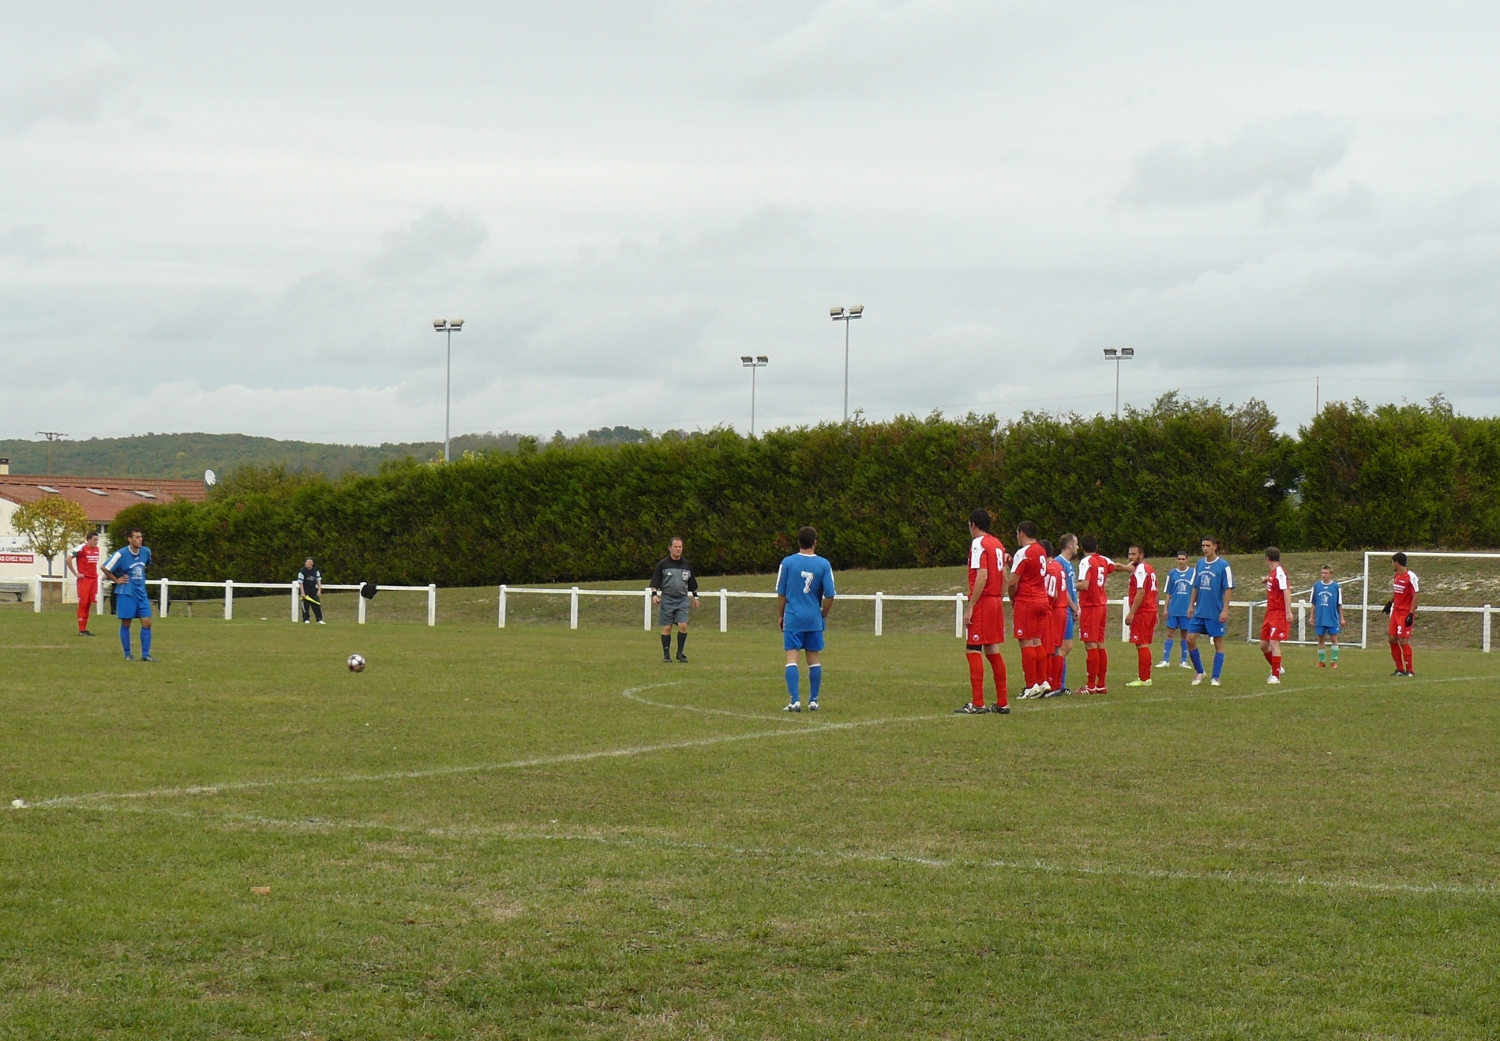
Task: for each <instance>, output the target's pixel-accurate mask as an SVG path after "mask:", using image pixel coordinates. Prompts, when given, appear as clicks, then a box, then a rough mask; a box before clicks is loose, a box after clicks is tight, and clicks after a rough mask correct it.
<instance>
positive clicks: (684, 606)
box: [651, 538, 698, 662]
mask: <svg viewBox="0 0 1500 1041" xmlns="http://www.w3.org/2000/svg"><path fill="white" fill-rule="evenodd" d="M667 552H668V555H667V556H666V557H663V558H662V560H661V563H659V564H657V565H656V571H655V572H653V573H652V575H651V599H652V601H654V602H655V603H657V604H659V605H660V609H659V611H658V613H657V622H658V624H660V625H661V657H662V661H667V662H669V661H671V660H672V626H673V625H676V626H677V660H678V661H680V662H686V661H687V655H686V654H685V653H683V648H684V647H686V646H687V633H688V604H689V603H691V604H692V606H693V607H697V606H698V576H697V575H695V574H693V565H691V564H689V563H688V562H687V560H686V559H684V558H683V555H682V540H681V539H679V538H674V539H673V540H672V541H671V543H670V544H669V546H668V550H667Z"/></svg>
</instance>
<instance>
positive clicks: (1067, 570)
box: [1053, 534, 1078, 694]
mask: <svg viewBox="0 0 1500 1041" xmlns="http://www.w3.org/2000/svg"><path fill="white" fill-rule="evenodd" d="M1057 544H1058V547H1059V549H1058V551H1057V562H1058V563H1059V564H1061V565H1062V569H1063V578H1064V580H1065V582H1066V585H1065V588H1064V592H1065V594H1066V597H1067V601H1068V615H1067V621H1065V622H1064V623H1063V631H1062V642H1061V643H1059V644H1058V646H1057V652H1056V657H1059V658H1061V659H1062V664H1061V665H1059V666H1058V667H1057V669H1056V672H1055V673H1054V676H1053V678H1054V679H1056V681H1057V691H1058V693H1059V694H1071V693H1072V691H1070V690H1068V655H1069V654H1070V653H1072V651H1073V630H1074V629H1076V628H1077V625H1078V572H1077V570H1076V569H1075V568H1074V566H1073V558H1074V557H1076V556H1078V536H1077V535H1073V534H1067V535H1064V536H1063V537H1062V538H1060V539H1058V540H1057Z"/></svg>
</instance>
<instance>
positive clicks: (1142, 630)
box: [1125, 545, 1157, 687]
mask: <svg viewBox="0 0 1500 1041" xmlns="http://www.w3.org/2000/svg"><path fill="white" fill-rule="evenodd" d="M1126 600H1127V601H1128V602H1129V604H1130V606H1129V607H1127V608H1126V609H1125V624H1126V625H1128V626H1130V642H1131V643H1133V644H1135V657H1136V673H1137V678H1136V679H1133V680H1131V681H1130V682H1129V683H1127V684H1125V686H1127V687H1149V686H1151V657H1152V653H1153V652H1152V649H1151V642H1152V641H1153V640H1155V639H1156V619H1157V604H1156V569H1155V568H1153V567H1152V566H1151V565H1150V564H1148V563H1146V550H1145V549H1144V548H1143V547H1141V546H1139V545H1135V546H1131V547H1130V590H1129V592H1128V593H1127V594H1126Z"/></svg>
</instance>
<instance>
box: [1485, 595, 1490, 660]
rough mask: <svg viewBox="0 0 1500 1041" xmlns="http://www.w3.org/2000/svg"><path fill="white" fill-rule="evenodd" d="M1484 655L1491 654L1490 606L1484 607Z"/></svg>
mask: <svg viewBox="0 0 1500 1041" xmlns="http://www.w3.org/2000/svg"><path fill="white" fill-rule="evenodd" d="M1484 653H1485V654H1488V653H1490V605H1489V604H1485V605H1484Z"/></svg>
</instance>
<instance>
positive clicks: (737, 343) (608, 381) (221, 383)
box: [0, 0, 1500, 442]
mask: <svg viewBox="0 0 1500 1041" xmlns="http://www.w3.org/2000/svg"><path fill="white" fill-rule="evenodd" d="M4 9H5V21H6V28H5V32H4V33H3V34H0V387H3V395H0V401H3V408H0V436H9V437H27V436H31V435H32V434H33V432H34V431H37V430H42V429H49V430H60V431H65V432H67V433H69V434H71V435H72V436H74V437H87V436H91V435H99V436H104V435H118V434H129V433H144V432H146V431H157V432H161V431H188V430H205V431H215V432H244V433H253V434H266V435H271V436H275V437H288V438H304V439H310V440H329V441H346V442H379V441H382V440H415V439H430V438H435V437H441V436H442V429H443V379H444V372H443V347H444V344H443V338H442V337H441V336H439V335H437V334H435V333H434V332H433V331H432V327H431V321H432V319H433V318H435V317H441V316H447V317H462V318H464V319H465V320H466V326H465V329H464V331H463V332H462V333H461V334H460V335H458V336H456V337H454V339H453V384H454V386H453V427H454V432H455V433H458V432H467V431H483V430H499V429H509V430H514V431H527V432H534V433H539V434H550V433H551V432H552V431H553V430H554V429H557V428H561V429H563V430H564V431H567V432H569V433H572V432H576V431H579V430H583V429H586V428H589V427H596V426H603V425H615V424H628V425H631V426H647V427H651V428H653V429H662V428H667V427H685V428H689V429H692V428H696V427H710V426H714V425H719V424H732V425H734V426H735V427H737V428H739V429H741V430H744V429H746V428H747V427H748V422H749V405H750V387H749V384H750V380H749V374H748V373H747V372H745V371H744V370H743V369H742V368H741V367H740V362H739V356H740V355H741V354H746V353H754V354H767V355H769V357H770V365H769V367H768V368H767V369H765V370H763V371H762V372H761V374H760V377H759V380H760V382H759V395H758V405H759V408H758V421H759V423H760V424H763V425H783V424H800V423H813V422H818V421H822V420H837V419H838V418H839V417H840V415H841V411H842V380H843V361H844V342H843V328H842V326H840V325H835V324H834V323H832V322H830V321H829V317H828V308H829V306H830V305H833V304H854V303H862V304H864V305H865V307H866V311H865V317H864V318H863V319H862V320H861V321H859V322H857V323H855V324H854V326H853V328H852V330H851V334H852V336H851V340H852V350H851V356H852V362H851V368H850V373H851V374H850V396H851V406H852V407H857V408H862V409H863V410H864V412H865V414H866V415H868V416H871V417H886V416H890V415H893V414H895V413H898V412H905V413H917V414H925V413H927V412H929V411H930V410H932V409H942V410H943V411H944V412H948V413H953V412H960V413H961V412H965V411H968V410H970V409H973V410H976V411H980V412H986V411H995V412H998V413H999V414H1001V415H1002V416H1014V415H1018V414H1019V413H1020V412H1021V411H1022V410H1023V409H1026V408H1028V407H1029V408H1035V409H1040V410H1048V411H1056V410H1076V411H1079V412H1084V413H1091V412H1096V411H1100V410H1106V411H1107V410H1111V409H1112V408H1113V407H1114V369H1113V367H1112V366H1110V365H1108V364H1107V363H1106V362H1105V361H1104V360H1103V358H1102V356H1101V348H1103V347H1108V346H1124V345H1128V346H1132V347H1134V348H1135V349H1136V351H1137V352H1138V353H1137V360H1136V361H1134V362H1132V363H1130V364H1128V365H1126V366H1125V367H1124V369H1123V372H1122V388H1123V397H1124V399H1125V401H1126V402H1129V403H1134V404H1137V405H1144V404H1147V403H1149V402H1150V401H1151V400H1152V399H1153V398H1154V397H1155V396H1156V395H1157V394H1159V393H1160V392H1162V391H1163V390H1167V389H1172V388H1181V389H1183V390H1184V391H1187V392H1190V393H1193V394H1202V395H1205V396H1208V397H1210V398H1213V397H1222V398H1223V399H1225V400H1226V401H1242V400H1244V399H1245V398H1246V397H1248V396H1251V395H1254V396H1257V397H1260V398H1263V399H1264V400H1266V401H1268V402H1269V403H1270V404H1271V406H1272V408H1273V409H1274V410H1275V411H1276V412H1277V413H1278V415H1279V416H1281V418H1282V425H1283V428H1285V429H1294V428H1295V427H1296V426H1297V425H1298V424H1299V423H1302V422H1305V421H1306V420H1307V419H1308V417H1309V416H1310V415H1311V414H1312V411H1313V405H1314V394H1315V388H1314V379H1315V377H1318V376H1321V378H1322V396H1323V399H1324V400H1325V401H1326V400H1328V399H1330V398H1352V397H1355V396H1360V397H1363V398H1365V399H1367V400H1370V401H1388V400H1401V399H1402V398H1403V397H1404V398H1407V399H1410V400H1422V399H1425V398H1427V397H1428V396H1430V395H1431V394H1433V393H1437V392H1442V393H1444V394H1446V395H1447V396H1448V397H1449V398H1450V399H1451V400H1452V401H1453V402H1454V403H1455V405H1456V406H1457V407H1458V408H1459V409H1460V410H1461V411H1464V412H1468V413H1484V414H1491V413H1500V365H1497V364H1496V357H1497V350H1496V348H1497V335H1496V322H1497V318H1500V315H1497V305H1496V302H1497V294H1496V287H1497V276H1500V238H1497V232H1500V195H1497V188H1500V133H1497V131H1500V125H1497V116H1500V60H1497V58H1496V55H1497V54H1500V8H1496V7H1495V5H1494V4H1481V3H1473V4H1457V3H1453V4H1434V5H1415V4H1410V3H1401V4H1397V3H1381V2H1375V0H1365V2H1361V3H1348V4H1332V3H1330V4H1315V5H1310V4H1307V3H1305V2H1299V3H1271V2H1263V3H1257V4H1244V3H1232V4H1230V3H1213V2H1207V0H1199V2H1194V3H1186V2H1172V3H1158V4H1147V3H1141V4H1128V3H1113V4H1067V3H1052V4H1045V5H1037V4H1031V3H1028V4H1020V3H1006V2H1002V0H982V2H963V0H952V2H940V0H909V2H878V0H834V2H828V3H812V2H797V0H754V2H734V0H720V2H717V3H704V2H688V0H671V2H661V3H654V4H648V3H638V4H631V3H621V2H615V3H602V2H597V3H594V2H591V3H583V2H559V0H553V2H550V3H534V4H500V5H497V4H494V3H474V4H455V3H436V2H431V3H426V4H420V5H418V4H409V3H403V4H384V3H378V2H371V0H365V2H362V3H358V4H353V3H349V4H339V3H323V4H307V3H298V4H289V3H286V4H282V3H269V2H268V3H259V4H241V5H219V4H204V3H201V2H194V3H181V4H170V3H161V2H158V3H148V4H117V3H111V4H102V3H101V4H80V3H67V2H52V3H47V4H20V3H7V4H6V5H5V8H4ZM106 392H108V396H106Z"/></svg>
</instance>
